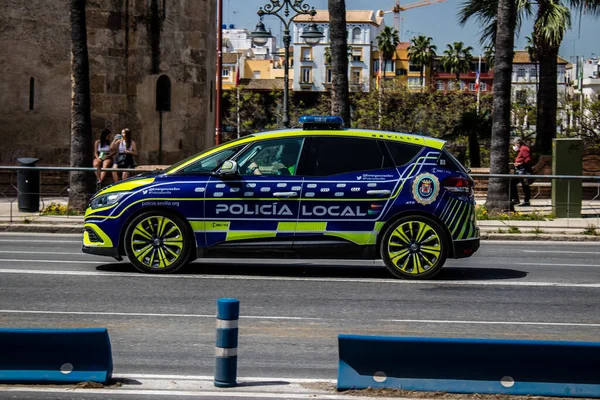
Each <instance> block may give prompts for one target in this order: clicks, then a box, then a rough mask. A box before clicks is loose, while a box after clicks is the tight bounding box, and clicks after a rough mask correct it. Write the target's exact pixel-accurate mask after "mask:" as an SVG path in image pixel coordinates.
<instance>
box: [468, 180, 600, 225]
mask: <svg viewBox="0 0 600 400" xmlns="http://www.w3.org/2000/svg"><path fill="white" fill-rule="evenodd" d="M471 177H472V178H474V179H475V196H476V199H477V200H478V201H477V203H478V204H481V205H482V206H483V205H484V204H485V198H484V197H483V196H482V195H483V193H482V192H481V191H478V190H477V184H478V181H480V180H488V181H489V180H490V179H507V180H509V185H508V193H507V195H506V207H504V208H505V209H506V210H511V209H512V210H513V211H510V212H500V213H496V214H495V215H493V216H491V219H497V220H500V221H502V220H504V221H508V222H514V221H530V223H529V224H525V225H528V226H530V227H533V228H538V229H539V228H540V226H541V225H542V224H540V223H537V224H536V221H538V222H546V221H552V223H551V226H552V227H553V229H554V230H560V229H566V230H567V233H568V232H574V231H575V230H588V231H589V232H590V234H600V176H575V175H517V174H509V175H503V174H471ZM522 180H533V182H532V183H530V184H529V188H530V190H531V198H530V204H531V205H530V206H526V207H522V206H519V205H518V204H513V203H512V199H514V198H520V199H523V198H524V192H523V189H522V183H521V182H522ZM515 181H517V182H518V186H517V191H518V193H516V194H515V193H514V186H513V184H512V183H514V182H515ZM488 183H489V182H488ZM555 183H560V184H563V186H562V188H563V190H564V192H566V193H563V195H562V196H560V197H561V199H559V200H558V201H555V200H553V198H552V192H551V190H552V186H553V185H554V184H555ZM564 183H566V189H565V188H564ZM579 184H580V185H581V189H579V188H577V187H576V185H579ZM575 189H577V190H578V191H579V190H581V192H580V193H581V200H579V201H575V200H573V199H572V197H571V196H572V193H574V190H575ZM485 194H487V190H486V193H485ZM557 210H560V211H561V212H560V213H557ZM482 213H485V212H484V211H483V210H481V209H480V210H479V213H478V214H479V216H480V217H481V216H482ZM488 216H489V215H488ZM506 225H507V226H510V225H511V224H510V223H507V224H506ZM546 225H547V224H546ZM499 229H502V228H499ZM597 229H598V231H596V230H597Z"/></svg>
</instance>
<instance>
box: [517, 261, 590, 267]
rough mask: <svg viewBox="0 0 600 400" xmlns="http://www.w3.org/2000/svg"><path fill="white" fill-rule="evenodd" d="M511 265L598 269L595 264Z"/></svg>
mask: <svg viewBox="0 0 600 400" xmlns="http://www.w3.org/2000/svg"><path fill="white" fill-rule="evenodd" d="M513 265H529V266H534V265H535V266H542V267H598V268H600V265H597V264H554V263H534V262H530V263H514V264H513Z"/></svg>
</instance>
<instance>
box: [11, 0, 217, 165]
mask: <svg viewBox="0 0 600 400" xmlns="http://www.w3.org/2000/svg"><path fill="white" fill-rule="evenodd" d="M68 11H69V10H68V2H66V1H52V2H49V1H44V0H5V1H3V2H1V4H0V48H2V49H3V50H2V52H1V53H0V144H1V146H0V164H1V165H13V164H15V158H16V157H21V156H33V157H40V158H42V161H41V163H40V164H41V165H67V164H68V163H69V138H70V131H69V125H70V74H69V63H70V26H69V12H68ZM215 12H216V10H215V4H214V2H213V1H210V0H88V1H87V27H88V47H89V57H90V88H91V101H92V128H93V134H94V137H95V138H97V137H98V136H99V133H100V131H101V130H102V129H103V128H105V127H108V128H110V129H111V130H113V131H114V132H116V131H119V130H121V129H123V128H125V127H129V128H130V129H131V130H132V132H133V136H134V140H136V141H137V144H138V149H139V151H140V157H139V160H138V161H139V162H140V163H141V164H158V163H161V164H169V163H173V162H175V161H177V160H179V159H181V158H184V157H187V156H189V155H191V154H193V153H195V152H197V151H199V150H201V149H204V148H207V147H210V146H212V145H213V144H214V118H215V117H214V106H213V104H211V103H212V102H213V101H214V96H213V95H211V89H212V90H214V79H215V62H214V61H215V51H214V49H215V46H216V32H215V30H216V26H215V24H214V15H215ZM161 76H166V77H167V78H168V80H169V81H170V83H171V101H170V105H171V108H170V111H167V112H162V113H161V112H159V111H157V108H156V90H157V81H158V79H159V77H161ZM31 78H34V79H35V91H34V107H33V110H30V109H29V107H30V99H29V97H30V79H31ZM163 79H165V78H163ZM161 114H162V115H161ZM161 134H162V140H161ZM90 151H92V149H90Z"/></svg>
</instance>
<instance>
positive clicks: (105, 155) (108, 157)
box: [93, 129, 113, 185]
mask: <svg viewBox="0 0 600 400" xmlns="http://www.w3.org/2000/svg"><path fill="white" fill-rule="evenodd" d="M111 134H112V132H111V131H110V129H103V130H102V133H100V139H98V140H96V141H95V142H94V163H93V166H94V168H96V183H97V184H98V185H102V182H103V181H104V178H106V171H103V170H102V169H105V168H111V167H112V165H113V153H112V151H111Z"/></svg>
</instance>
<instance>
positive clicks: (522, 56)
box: [513, 50, 569, 64]
mask: <svg viewBox="0 0 600 400" xmlns="http://www.w3.org/2000/svg"><path fill="white" fill-rule="evenodd" d="M557 62H558V63H559V64H568V63H569V62H568V61H567V60H565V59H564V58H562V57H558V58H557ZM513 64H533V60H532V59H531V57H529V53H528V52H527V51H526V50H515V55H514V57H513Z"/></svg>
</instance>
